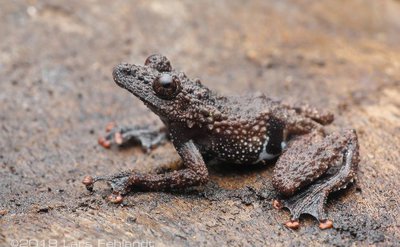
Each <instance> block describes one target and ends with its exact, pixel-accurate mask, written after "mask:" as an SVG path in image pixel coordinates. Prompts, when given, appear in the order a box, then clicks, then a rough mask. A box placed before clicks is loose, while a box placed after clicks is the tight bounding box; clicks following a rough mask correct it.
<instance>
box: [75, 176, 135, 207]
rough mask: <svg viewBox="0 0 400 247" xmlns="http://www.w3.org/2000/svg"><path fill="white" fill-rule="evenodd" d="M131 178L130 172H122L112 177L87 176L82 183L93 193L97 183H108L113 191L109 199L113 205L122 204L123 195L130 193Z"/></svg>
mask: <svg viewBox="0 0 400 247" xmlns="http://www.w3.org/2000/svg"><path fill="white" fill-rule="evenodd" d="M130 176H131V173H130V172H121V173H118V174H114V175H111V176H94V177H92V176H86V177H84V178H83V180H82V183H83V184H84V185H85V186H86V189H87V190H89V191H93V187H94V184H95V183H96V182H99V181H105V182H107V183H108V184H109V185H110V186H111V188H112V191H113V192H112V194H111V195H110V196H109V197H108V200H109V201H110V202H112V203H121V202H122V201H123V195H125V194H126V193H127V192H128V191H129V187H130V185H131V182H130Z"/></svg>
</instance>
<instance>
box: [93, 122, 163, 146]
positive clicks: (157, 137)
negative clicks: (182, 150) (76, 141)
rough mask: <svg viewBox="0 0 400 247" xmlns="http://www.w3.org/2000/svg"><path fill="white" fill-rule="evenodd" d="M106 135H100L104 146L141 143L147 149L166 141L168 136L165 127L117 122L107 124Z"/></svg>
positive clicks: (101, 143)
mask: <svg viewBox="0 0 400 247" xmlns="http://www.w3.org/2000/svg"><path fill="white" fill-rule="evenodd" d="M106 132H107V134H106V136H105V137H100V138H99V140H98V142H99V144H100V145H101V146H103V147H104V148H110V147H111V146H113V145H115V146H118V147H122V146H127V145H129V144H137V143H139V144H140V145H141V146H142V147H143V149H144V150H145V151H148V150H150V149H151V148H153V147H155V146H157V145H160V144H162V143H164V142H165V141H166V140H167V139H168V137H167V132H166V129H165V128H155V127H151V126H150V127H149V126H148V127H140V126H131V127H118V126H117V125H116V124H115V123H109V124H108V125H107V126H106Z"/></svg>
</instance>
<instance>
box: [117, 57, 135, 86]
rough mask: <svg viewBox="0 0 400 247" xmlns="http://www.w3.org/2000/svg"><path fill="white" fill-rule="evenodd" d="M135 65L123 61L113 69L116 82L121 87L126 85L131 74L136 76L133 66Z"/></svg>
mask: <svg viewBox="0 0 400 247" xmlns="http://www.w3.org/2000/svg"><path fill="white" fill-rule="evenodd" d="M132 67H133V66H132V65H130V64H128V63H121V64H118V65H117V66H115V67H114V69H113V73H112V75H113V79H114V81H115V83H117V84H118V86H120V87H125V86H127V85H125V84H126V82H127V81H128V80H127V78H128V77H129V76H135V73H136V70H135V69H134V68H132Z"/></svg>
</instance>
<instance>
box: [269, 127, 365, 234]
mask: <svg viewBox="0 0 400 247" xmlns="http://www.w3.org/2000/svg"><path fill="white" fill-rule="evenodd" d="M358 149H359V147H358V140H357V135H356V133H355V131H354V130H348V131H344V132H342V133H333V134H331V135H328V136H326V137H324V136H322V135H321V134H320V132H318V133H317V132H314V133H310V134H308V135H304V136H300V137H298V138H296V139H294V140H292V141H290V142H289V145H288V146H287V148H286V149H285V151H284V152H283V154H282V155H281V157H280V158H279V160H278V161H277V164H276V167H275V170H274V177H273V185H274V187H275V188H276V189H277V190H278V191H279V192H280V193H282V194H283V195H285V196H286V197H288V198H286V199H283V200H282V201H281V202H279V201H274V206H275V207H277V208H282V207H285V208H288V209H289V210H290V212H291V214H292V219H291V221H290V222H288V223H286V226H288V227H290V228H297V227H298V226H299V222H298V219H299V217H300V215H302V214H309V215H312V216H313V217H315V218H316V219H318V220H319V221H320V228H321V229H326V228H330V227H332V226H333V223H332V221H331V220H328V219H327V217H326V214H325V211H324V204H325V202H326V199H327V196H328V195H329V194H330V193H331V192H333V191H336V190H339V189H343V188H345V187H346V186H347V184H348V183H350V182H352V181H353V179H354V177H355V175H356V172H357V168H358V162H359V151H358ZM318 178H319V180H317V179H318ZM297 192H298V193H297ZM295 193H297V194H295Z"/></svg>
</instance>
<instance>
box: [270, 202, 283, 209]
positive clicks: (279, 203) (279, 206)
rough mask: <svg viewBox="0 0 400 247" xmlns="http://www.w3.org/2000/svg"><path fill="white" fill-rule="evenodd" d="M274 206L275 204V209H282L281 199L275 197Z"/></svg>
mask: <svg viewBox="0 0 400 247" xmlns="http://www.w3.org/2000/svg"><path fill="white" fill-rule="evenodd" d="M272 206H273V207H274V208H275V209H278V210H281V209H282V208H283V205H282V202H281V201H280V200H278V199H274V200H273V201H272Z"/></svg>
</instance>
